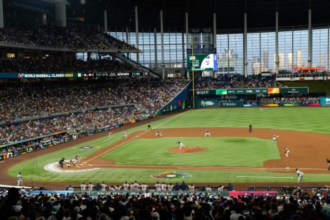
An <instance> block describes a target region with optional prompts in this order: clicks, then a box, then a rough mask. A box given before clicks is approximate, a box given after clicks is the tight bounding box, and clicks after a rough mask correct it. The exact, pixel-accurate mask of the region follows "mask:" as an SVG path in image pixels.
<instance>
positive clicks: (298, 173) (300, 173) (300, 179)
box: [296, 168, 304, 183]
mask: <svg viewBox="0 0 330 220" xmlns="http://www.w3.org/2000/svg"><path fill="white" fill-rule="evenodd" d="M296 173H297V176H298V183H300V182H301V181H302V180H303V176H304V173H303V172H301V171H300V170H299V169H298V168H296Z"/></svg>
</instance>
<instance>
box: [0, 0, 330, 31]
mask: <svg viewBox="0 0 330 220" xmlns="http://www.w3.org/2000/svg"><path fill="white" fill-rule="evenodd" d="M56 1H60V0H3V4H4V11H5V12H4V15H5V19H12V18H15V17H16V19H18V20H27V19H30V20H34V21H36V19H37V18H39V20H41V14H42V13H47V14H48V15H49V16H48V18H49V19H52V18H53V17H54V8H55V6H54V2H56ZM66 2H67V19H68V23H72V22H77V23H86V24H99V25H102V26H103V21H104V10H107V15H108V26H109V27H111V28H114V27H117V30H121V28H125V27H129V28H130V31H134V30H135V14H134V7H135V5H137V6H138V14H139V17H138V19H139V29H142V28H143V29H145V30H146V31H147V30H148V29H149V28H151V30H153V28H157V30H158V31H159V29H160V22H159V12H160V10H163V16H164V30H165V31H166V32H168V30H171V31H172V30H173V31H178V32H181V31H184V30H185V29H184V24H185V12H188V13H189V27H190V28H212V21H213V13H214V12H216V13H217V29H218V30H217V32H218V33H221V32H227V31H228V30H230V31H229V32H242V29H243V17H244V12H245V11H246V12H247V14H248V28H249V29H250V30H265V29H270V30H274V27H275V11H276V9H277V8H278V11H279V25H280V28H281V29H285V28H291V27H304V28H306V27H307V24H308V9H309V8H311V9H312V24H313V26H325V25H326V26H327V25H328V24H330V13H329V9H330V1H329V0H66ZM36 12H37V13H36ZM118 28H119V29H118ZM123 30H125V29H123Z"/></svg>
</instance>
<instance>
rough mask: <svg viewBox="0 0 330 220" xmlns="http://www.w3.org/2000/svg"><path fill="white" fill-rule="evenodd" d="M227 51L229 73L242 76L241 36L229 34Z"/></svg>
mask: <svg viewBox="0 0 330 220" xmlns="http://www.w3.org/2000/svg"><path fill="white" fill-rule="evenodd" d="M229 50H230V57H229V66H230V68H229V70H232V71H230V72H231V73H238V74H243V68H244V62H243V34H229Z"/></svg>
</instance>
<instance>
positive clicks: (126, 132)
mask: <svg viewBox="0 0 330 220" xmlns="http://www.w3.org/2000/svg"><path fill="white" fill-rule="evenodd" d="M124 136H125V140H127V138H128V131H125V134H124Z"/></svg>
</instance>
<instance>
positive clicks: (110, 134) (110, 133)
mask: <svg viewBox="0 0 330 220" xmlns="http://www.w3.org/2000/svg"><path fill="white" fill-rule="evenodd" d="M111 138H112V132H111V131H110V132H109V139H111Z"/></svg>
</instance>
